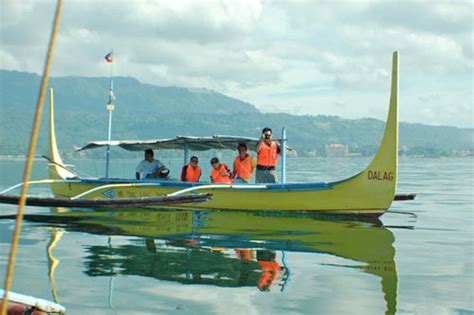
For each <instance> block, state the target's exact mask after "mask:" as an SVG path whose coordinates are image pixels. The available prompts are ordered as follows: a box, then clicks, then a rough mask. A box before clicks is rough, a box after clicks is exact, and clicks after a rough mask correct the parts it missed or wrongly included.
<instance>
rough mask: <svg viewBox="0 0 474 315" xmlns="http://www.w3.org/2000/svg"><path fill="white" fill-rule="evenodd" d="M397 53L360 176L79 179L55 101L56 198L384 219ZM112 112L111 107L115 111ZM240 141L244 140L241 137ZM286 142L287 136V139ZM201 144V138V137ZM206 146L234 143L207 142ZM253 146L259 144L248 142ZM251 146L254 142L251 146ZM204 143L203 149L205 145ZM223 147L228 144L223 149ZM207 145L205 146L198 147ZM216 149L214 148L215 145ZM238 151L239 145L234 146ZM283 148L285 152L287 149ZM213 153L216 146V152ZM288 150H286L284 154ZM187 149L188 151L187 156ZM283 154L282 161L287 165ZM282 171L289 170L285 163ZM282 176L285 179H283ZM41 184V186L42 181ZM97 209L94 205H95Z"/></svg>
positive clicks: (391, 167)
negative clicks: (167, 199) (64, 145)
mask: <svg viewBox="0 0 474 315" xmlns="http://www.w3.org/2000/svg"><path fill="white" fill-rule="evenodd" d="M398 58H399V56H398V52H394V53H393V57H392V73H391V91H390V102H389V103H390V105H389V110H388V117H387V122H386V126H385V131H384V135H383V138H382V142H381V145H380V147H379V149H378V151H377V153H376V155H375V157H374V158H373V160H372V162H371V163H370V164H369V166H368V167H367V168H366V169H365V170H363V171H362V172H360V173H359V174H357V175H355V176H353V177H350V178H348V179H344V180H340V181H336V182H328V183H326V182H316V183H286V182H283V183H278V184H245V185H244V184H232V185H225V184H210V183H205V182H200V183H183V182H179V181H172V180H132V179H111V178H79V177H77V176H76V175H75V174H74V173H73V172H71V171H70V170H68V169H67V168H65V167H64V166H63V165H64V164H63V162H62V159H61V157H60V155H59V151H58V148H57V145H56V136H55V129H54V100H53V95H52V93H51V99H50V100H51V101H50V162H51V163H50V164H49V177H50V180H49V181H43V183H48V184H50V185H51V191H52V192H53V194H54V195H55V196H56V197H62V198H71V199H103V198H110V199H116V198H147V197H156V196H179V195H186V194H193V193H206V194H207V193H209V194H212V195H213V198H212V200H210V201H207V202H205V203H202V204H200V205H196V204H192V203H189V204H181V205H179V206H180V207H183V208H189V207H192V208H205V209H218V210H254V211H259V210H281V211H317V212H330V213H337V214H358V215H364V216H380V215H381V214H383V213H384V212H385V211H386V210H387V209H388V208H389V207H390V205H391V203H392V201H393V200H394V196H395V190H396V186H397V167H398V72H399V71H398ZM112 108H113V107H112ZM196 139H198V140H199V138H189V137H188V138H186V137H181V138H177V139H175V140H162V141H135V142H134V141H102V142H100V141H99V142H92V143H89V144H88V145H86V146H85V147H84V148H83V149H87V148H93V147H101V146H106V147H107V148H108V147H110V146H111V145H118V146H120V147H122V148H125V149H128V150H143V149H145V148H155V149H160V148H162V147H163V146H165V147H166V146H167V148H177V146H179V145H183V146H184V148H185V149H187V148H188V145H189V144H190V143H191V142H192V141H195V140H196ZM238 139H242V138H238ZM283 139H285V136H283ZM201 140H202V138H201ZM204 140H205V141H207V142H206V143H207V144H212V143H214V144H215V143H218V144H219V145H223V146H224V147H225V143H224V140H225V141H230V143H234V142H235V141H236V139H233V138H232V137H227V138H225V139H220V138H216V139H209V138H208V139H204ZM244 140H245V141H247V142H248V143H250V144H252V143H253V144H255V142H256V140H253V139H251V138H246V139H244ZM232 141H234V142H232ZM252 141H253V142H252ZM206 143H205V144H206ZM223 143H224V144H223ZM198 145H203V143H198ZM211 147H212V146H211ZM231 147H233V148H235V146H231ZM283 147H286V146H285V145H283ZM212 148H215V147H212ZM283 151H284V150H283ZM186 153H187V150H186V151H185V156H186ZM284 157H285V156H284V155H283V158H282V160H284ZM282 169H283V170H286V168H285V164H284V161H283V164H282ZM283 175H284V174H283ZM40 182H41V181H40ZM91 206H93V205H91Z"/></svg>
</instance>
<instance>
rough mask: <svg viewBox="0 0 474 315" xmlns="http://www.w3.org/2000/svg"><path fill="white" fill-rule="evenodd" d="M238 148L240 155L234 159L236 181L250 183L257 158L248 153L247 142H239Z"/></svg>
mask: <svg viewBox="0 0 474 315" xmlns="http://www.w3.org/2000/svg"><path fill="white" fill-rule="evenodd" d="M237 150H238V151H239V155H238V156H237V157H236V158H235V160H234V171H233V172H232V176H233V177H234V178H235V182H236V183H244V184H247V183H250V181H251V180H252V175H253V171H254V169H255V160H254V159H253V157H252V156H251V155H250V154H248V153H247V145H246V144H245V143H239V146H238V147H237Z"/></svg>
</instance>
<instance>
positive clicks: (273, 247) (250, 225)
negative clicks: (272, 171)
mask: <svg viewBox="0 0 474 315" xmlns="http://www.w3.org/2000/svg"><path fill="white" fill-rule="evenodd" d="M47 218H48V222H49V223H50V224H54V222H57V223H60V224H61V226H62V227H63V228H65V229H66V230H69V231H81V232H87V233H93V234H102V235H127V236H137V237H140V238H134V239H132V241H131V242H128V243H127V244H123V243H122V244H120V245H114V244H112V243H109V245H90V246H86V251H87V257H86V260H85V262H84V266H85V272H86V273H87V274H88V275H90V276H113V275H116V274H123V275H136V276H143V277H152V278H156V279H160V280H166V281H176V282H180V283H183V284H205V285H214V286H221V287H241V286H248V287H256V288H258V289H259V290H261V291H269V290H281V291H283V290H284V289H285V285H286V284H287V282H288V279H289V278H291V266H287V265H286V262H285V253H288V252H307V253H324V254H330V255H335V256H337V257H341V258H345V259H349V260H352V261H354V262H358V263H361V264H353V263H352V264H350V265H336V266H340V267H350V268H360V270H362V271H363V272H365V273H368V274H371V275H374V276H377V277H379V278H380V283H381V289H382V292H383V296H384V299H385V305H386V313H387V314H393V313H396V309H397V288H398V278H397V270H396V265H395V261H394V255H395V249H394V247H393V241H394V237H393V234H392V232H391V231H389V230H388V229H386V228H384V227H383V226H382V224H381V222H380V221H379V220H377V219H375V220H374V219H371V220H370V221H360V220H359V219H354V218H352V219H349V218H340V217H330V218H328V217H327V216H321V215H314V214H301V213H298V214H295V213H290V214H283V213H281V212H279V213H269V212H259V213H256V212H228V211H226V212H219V211H202V210H200V211H192V210H189V211H174V210H169V211H155V210H138V209H133V210H132V209H130V210H121V211H100V212H76V211H73V212H62V213H55V214H54V215H53V216H48V217H47ZM30 219H31V218H30ZM43 219H44V218H43ZM65 223H66V224H65Z"/></svg>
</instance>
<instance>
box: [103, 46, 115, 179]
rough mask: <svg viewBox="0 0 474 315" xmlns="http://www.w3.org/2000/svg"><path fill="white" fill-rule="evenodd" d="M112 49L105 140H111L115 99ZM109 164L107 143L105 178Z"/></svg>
mask: <svg viewBox="0 0 474 315" xmlns="http://www.w3.org/2000/svg"><path fill="white" fill-rule="evenodd" d="M113 52H114V51H113V50H112V51H111V53H110V54H111V55H110V56H111V57H110V58H111V59H110V60H111V61H110V88H109V101H108V102H107V106H106V108H107V111H108V112H109V128H108V134H107V141H108V142H110V141H111V140H112V112H113V111H114V109H115V105H114V104H113V101H114V100H115V96H114V60H113V58H114V57H113ZM109 165H110V145H107V149H106V151H105V178H109Z"/></svg>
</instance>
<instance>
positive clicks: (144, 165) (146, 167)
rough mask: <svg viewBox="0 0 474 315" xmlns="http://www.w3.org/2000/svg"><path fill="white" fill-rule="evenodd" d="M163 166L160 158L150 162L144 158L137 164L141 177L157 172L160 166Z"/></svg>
mask: <svg viewBox="0 0 474 315" xmlns="http://www.w3.org/2000/svg"><path fill="white" fill-rule="evenodd" d="M162 166H163V163H161V162H160V161H159V160H153V161H152V162H148V161H147V160H143V161H141V162H140V164H138V166H137V173H140V178H141V179H143V178H146V176H147V175H149V174H153V173H155V172H156V171H157V170H158V169H159V168H160V167H162Z"/></svg>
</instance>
